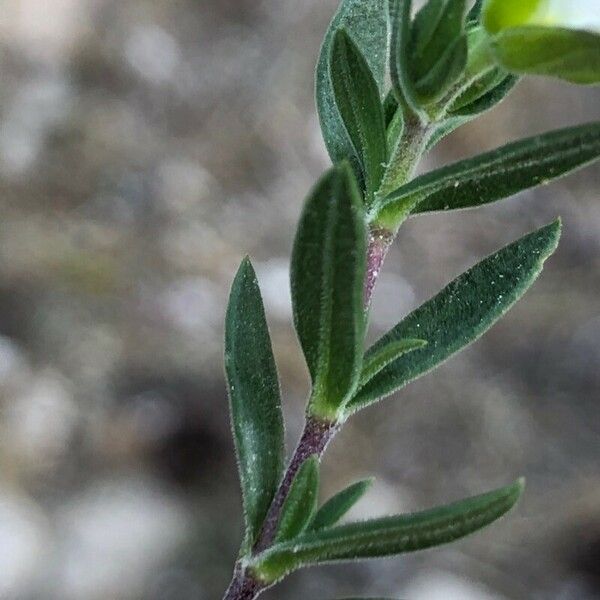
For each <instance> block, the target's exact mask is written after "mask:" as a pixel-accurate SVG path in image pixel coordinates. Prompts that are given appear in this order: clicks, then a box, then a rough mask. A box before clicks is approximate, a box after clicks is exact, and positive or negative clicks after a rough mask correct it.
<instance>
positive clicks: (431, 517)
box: [251, 481, 523, 583]
mask: <svg viewBox="0 0 600 600" xmlns="http://www.w3.org/2000/svg"><path fill="white" fill-rule="evenodd" d="M522 491H523V481H517V482H516V483H514V484H513V485H510V486H507V487H504V488H501V489H498V490H495V491H493V492H490V493H487V494H483V495H480V496H475V497H472V498H468V499H466V500H462V501H460V502H456V503H454V504H450V505H448V506H444V507H440V508H435V509H432V510H427V511H423V512H419V513H414V514H409V515H398V516H393V517H384V518H379V519H371V520H368V521H363V522H358V523H350V524H347V525H337V526H333V527H329V528H326V529H321V530H317V531H306V532H304V533H302V534H301V535H299V536H298V537H296V538H295V539H294V540H292V541H289V542H283V543H280V544H276V545H275V546H273V547H272V548H271V549H269V550H267V551H265V552H264V553H263V554H261V555H259V556H258V557H257V558H256V560H255V562H254V563H253V564H252V566H251V570H252V573H253V575H254V576H255V577H257V578H258V579H259V580H260V581H264V582H265V583H274V582H276V581H278V580H280V579H281V578H282V577H284V576H285V575H287V574H288V573H290V572H291V571H294V570H296V569H299V568H301V567H305V566H308V565H314V564H321V563H329V562H336V561H349V560H355V559H367V558H375V557H381V556H392V555H397V554H401V553H404V552H413V551H416V550H423V549H425V548H430V547H432V546H437V545H440V544H445V543H448V542H451V541H454V540H457V539H459V538H461V537H464V536H466V535H468V534H470V533H473V532H474V531H477V530H478V529H481V528H482V527H485V526H486V525H489V524H490V523H492V522H493V521H495V520H496V519H498V518H499V517H500V516H502V515H503V514H505V513H506V512H507V511H508V510H510V509H511V508H512V507H513V506H514V504H515V503H516V502H517V500H518V499H519V497H520V495H521V493H522Z"/></svg>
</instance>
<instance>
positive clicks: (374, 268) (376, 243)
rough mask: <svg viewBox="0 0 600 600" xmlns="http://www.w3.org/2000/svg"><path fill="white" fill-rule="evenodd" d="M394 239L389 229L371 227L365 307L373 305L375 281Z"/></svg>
mask: <svg viewBox="0 0 600 600" xmlns="http://www.w3.org/2000/svg"><path fill="white" fill-rule="evenodd" d="M393 241H394V234H393V233H392V232H391V231H389V230H387V229H371V230H370V231H369V241H368V247H367V275H366V277H365V309H368V308H369V306H370V305H371V298H372V296H373V290H374V289H375V283H377V278H378V277H379V273H380V272H381V267H382V266H383V261H384V260H385V257H386V255H387V252H388V250H389V248H390V246H391V244H392V242H393Z"/></svg>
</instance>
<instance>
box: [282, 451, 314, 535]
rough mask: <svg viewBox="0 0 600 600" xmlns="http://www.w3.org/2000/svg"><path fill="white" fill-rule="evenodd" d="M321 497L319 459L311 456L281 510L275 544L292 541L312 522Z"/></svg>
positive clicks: (299, 471) (296, 478)
mask: <svg viewBox="0 0 600 600" xmlns="http://www.w3.org/2000/svg"><path fill="white" fill-rule="evenodd" d="M318 496H319V459H318V458H317V457H316V456H311V457H310V458H309V459H308V460H306V461H305V462H304V464H303V465H302V466H301V467H300V469H299V470H298V473H297V475H296V477H295V478H294V481H293V482H292V486H291V488H290V492H289V494H288V496H287V498H286V499H285V502H284V504H283V507H282V509H281V518H280V520H279V526H278V528H277V534H276V536H275V542H284V541H286V540H291V539H293V538H295V537H296V536H297V535H299V534H300V533H302V531H304V529H305V528H306V526H307V525H308V524H309V523H310V521H311V520H312V518H313V516H314V514H315V512H316V510H317V501H318Z"/></svg>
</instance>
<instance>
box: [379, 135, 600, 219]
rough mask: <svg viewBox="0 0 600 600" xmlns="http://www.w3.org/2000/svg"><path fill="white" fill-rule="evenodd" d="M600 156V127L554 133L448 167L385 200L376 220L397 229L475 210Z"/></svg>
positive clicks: (402, 188) (425, 176)
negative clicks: (426, 217) (420, 219)
mask: <svg viewBox="0 0 600 600" xmlns="http://www.w3.org/2000/svg"><path fill="white" fill-rule="evenodd" d="M599 157H600V123H590V124H586V125H580V126H577V127H569V128H567V129H560V130H558V131H552V132H549V133H545V134H543V135H539V136H535V137H532V138H528V139H525V140H520V141H518V142H515V143H512V144H508V145H507V146H503V147H501V148H498V149H496V150H493V151H492V152H487V153H485V154H480V155H479V156H476V157H474V158H469V159H466V160H461V161H459V162H456V163H454V164H452V165H448V166H446V167H442V168H441V169H437V170H436V171H432V172H430V173H427V174H425V175H422V176H420V177H417V178H415V179H413V180H412V181H411V182H410V183H408V184H406V185H404V186H402V187H401V188H399V189H398V190H397V191H396V192H394V193H393V194H390V195H389V196H387V197H386V198H384V199H383V201H382V202H381V205H380V207H379V208H378V209H377V211H376V214H375V216H374V217H373V220H374V221H375V222H376V223H377V224H378V225H380V226H384V227H388V228H390V229H393V228H396V227H397V226H398V225H399V223H401V222H402V221H403V220H404V218H406V216H407V215H408V214H409V213H413V214H416V213H423V212H430V211H440V210H454V209H458V208H472V207H476V206H481V205H484V204H488V203H490V202H495V201H496V200H500V199H502V198H506V197H508V196H511V195H513V194H516V193H517V192H520V191H523V190H525V189H528V188H531V187H534V186H537V185H540V184H545V183H548V182H550V181H552V180H554V179H557V178H559V177H561V176H563V175H566V174H568V173H571V172H573V171H575V170H576V169H579V168H582V167H584V166H586V165H587V164H589V163H591V162H593V161H595V160H598V158H599Z"/></svg>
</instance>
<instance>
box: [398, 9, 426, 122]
mask: <svg viewBox="0 0 600 600" xmlns="http://www.w3.org/2000/svg"><path fill="white" fill-rule="evenodd" d="M411 10H412V0H389V14H390V23H391V27H392V32H391V38H390V40H391V41H390V76H391V78H392V86H393V88H394V91H395V93H396V95H397V96H398V97H399V98H403V99H404V100H405V101H406V103H407V104H408V106H409V107H410V108H411V109H412V110H413V112H414V113H415V114H416V115H419V117H420V118H421V120H423V121H425V120H426V119H427V116H426V114H425V112H424V111H423V110H422V108H421V102H420V99H419V97H418V94H417V92H416V90H415V87H414V84H413V80H412V76H411V67H410V65H411V58H410V42H411V27H412V22H411Z"/></svg>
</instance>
